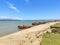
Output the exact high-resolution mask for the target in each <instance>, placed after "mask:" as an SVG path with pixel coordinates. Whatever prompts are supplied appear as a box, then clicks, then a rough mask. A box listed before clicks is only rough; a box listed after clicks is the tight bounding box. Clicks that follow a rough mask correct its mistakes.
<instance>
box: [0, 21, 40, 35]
mask: <svg viewBox="0 0 60 45" xmlns="http://www.w3.org/2000/svg"><path fill="white" fill-rule="evenodd" d="M39 21H40V20H23V21H0V36H4V35H8V34H10V33H13V32H17V31H19V30H18V27H17V26H18V25H31V24H32V22H39ZM40 22H41V21H40Z"/></svg>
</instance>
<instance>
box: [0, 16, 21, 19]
mask: <svg viewBox="0 0 60 45" xmlns="http://www.w3.org/2000/svg"><path fill="white" fill-rule="evenodd" d="M0 19H18V20H21V18H19V17H8V16H0Z"/></svg>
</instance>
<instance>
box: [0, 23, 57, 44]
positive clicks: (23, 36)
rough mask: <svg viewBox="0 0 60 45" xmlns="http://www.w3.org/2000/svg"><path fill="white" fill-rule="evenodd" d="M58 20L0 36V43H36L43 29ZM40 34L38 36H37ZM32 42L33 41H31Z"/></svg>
mask: <svg viewBox="0 0 60 45" xmlns="http://www.w3.org/2000/svg"><path fill="white" fill-rule="evenodd" d="M56 23H58V22H50V23H46V24H42V25H38V26H34V27H32V28H29V29H25V30H22V31H19V32H16V33H13V34H10V35H7V36H3V37H0V45H38V44H39V43H38V41H40V39H41V38H42V36H41V34H42V33H43V32H41V31H43V30H45V29H47V28H49V27H50V26H51V25H54V24H56ZM39 36H40V37H39ZM32 42H33V43H32Z"/></svg>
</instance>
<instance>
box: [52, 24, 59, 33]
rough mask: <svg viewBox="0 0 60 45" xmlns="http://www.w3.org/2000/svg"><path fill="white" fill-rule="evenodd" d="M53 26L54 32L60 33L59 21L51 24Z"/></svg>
mask: <svg viewBox="0 0 60 45" xmlns="http://www.w3.org/2000/svg"><path fill="white" fill-rule="evenodd" d="M51 28H52V33H59V34H60V23H57V24H55V25H53V26H51Z"/></svg>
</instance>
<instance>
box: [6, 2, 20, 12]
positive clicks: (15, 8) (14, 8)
mask: <svg viewBox="0 0 60 45" xmlns="http://www.w3.org/2000/svg"><path fill="white" fill-rule="evenodd" d="M7 5H8V6H9V8H11V9H13V10H14V11H16V12H18V13H19V12H20V11H19V9H17V7H15V6H14V5H13V4H11V3H10V2H7Z"/></svg>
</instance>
